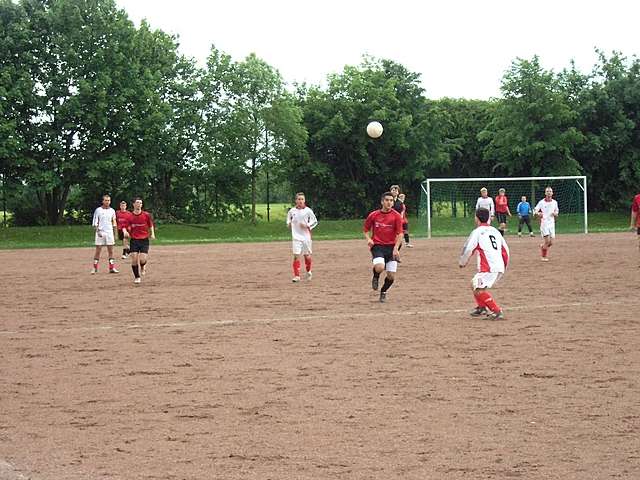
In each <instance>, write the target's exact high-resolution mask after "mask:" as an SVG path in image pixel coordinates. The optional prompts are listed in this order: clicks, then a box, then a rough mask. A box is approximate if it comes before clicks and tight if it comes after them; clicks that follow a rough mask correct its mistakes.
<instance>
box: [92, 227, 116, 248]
mask: <svg viewBox="0 0 640 480" xmlns="http://www.w3.org/2000/svg"><path fill="white" fill-rule="evenodd" d="M98 234H99V235H98ZM115 244H116V240H115V237H114V235H113V230H111V231H110V232H109V231H107V232H96V245H115Z"/></svg>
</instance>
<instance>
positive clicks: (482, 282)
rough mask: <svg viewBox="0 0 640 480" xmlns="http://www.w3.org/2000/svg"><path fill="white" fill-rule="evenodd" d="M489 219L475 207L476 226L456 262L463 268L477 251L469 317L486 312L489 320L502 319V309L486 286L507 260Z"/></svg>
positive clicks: (497, 276) (492, 282)
mask: <svg viewBox="0 0 640 480" xmlns="http://www.w3.org/2000/svg"><path fill="white" fill-rule="evenodd" d="M489 218H490V213H489V210H487V209H485V208H479V209H478V210H476V218H475V221H476V229H475V230H474V231H473V232H471V235H469V238H467V241H466V242H465V244H464V247H463V248H462V254H461V255H460V260H459V261H458V263H459V265H460V268H463V267H465V266H466V265H467V263H468V262H469V259H470V258H471V257H472V256H473V254H474V253H477V254H478V273H476V274H475V276H474V277H473V280H472V281H471V284H472V286H473V296H474V298H475V300H476V308H475V309H474V310H472V311H471V316H473V317H479V316H481V315H487V316H488V318H490V319H491V320H500V319H502V318H504V317H503V313H502V309H501V308H500V307H499V306H498V304H497V303H496V302H495V300H494V299H493V297H492V296H491V293H489V292H488V289H489V288H491V287H493V286H494V285H495V284H496V282H497V281H498V280H499V279H500V277H502V275H503V274H504V272H505V270H506V268H507V265H508V263H509V247H508V246H507V242H506V241H505V239H504V237H503V236H502V235H501V234H500V232H499V231H498V230H496V229H495V228H494V227H492V226H491V225H489ZM487 309H488V310H487Z"/></svg>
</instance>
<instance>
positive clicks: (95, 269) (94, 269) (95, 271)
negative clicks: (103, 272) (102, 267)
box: [91, 267, 98, 275]
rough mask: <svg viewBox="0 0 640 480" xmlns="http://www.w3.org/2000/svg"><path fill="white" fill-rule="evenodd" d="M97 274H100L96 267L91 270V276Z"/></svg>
mask: <svg viewBox="0 0 640 480" xmlns="http://www.w3.org/2000/svg"><path fill="white" fill-rule="evenodd" d="M96 273H98V269H97V268H96V267H93V268H92V269H91V275H95V274H96Z"/></svg>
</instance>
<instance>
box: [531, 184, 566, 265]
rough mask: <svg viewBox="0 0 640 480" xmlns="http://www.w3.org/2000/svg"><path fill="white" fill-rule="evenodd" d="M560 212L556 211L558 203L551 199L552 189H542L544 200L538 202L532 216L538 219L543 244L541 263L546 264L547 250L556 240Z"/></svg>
mask: <svg viewBox="0 0 640 480" xmlns="http://www.w3.org/2000/svg"><path fill="white" fill-rule="evenodd" d="M559 213H560V211H559V210H558V202H556V201H555V200H554V199H553V189H552V188H551V187H547V188H545V189H544V198H543V199H542V200H540V201H539V202H538V204H537V205H536V208H534V209H533V214H534V215H537V216H539V217H540V235H542V238H543V242H542V243H541V244H540V252H541V254H542V261H543V262H548V261H549V257H548V256H547V255H548V254H549V248H551V245H552V244H553V239H554V238H556V218H557V217H558V214H559Z"/></svg>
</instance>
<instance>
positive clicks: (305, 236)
mask: <svg viewBox="0 0 640 480" xmlns="http://www.w3.org/2000/svg"><path fill="white" fill-rule="evenodd" d="M317 225H318V220H317V219H316V216H315V214H314V213H313V210H311V209H310V208H309V207H304V208H297V207H293V208H292V209H290V210H289V213H287V226H291V237H292V238H293V240H298V241H302V242H306V241H308V240H311V230H313V229H314V228H316V226H317Z"/></svg>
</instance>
